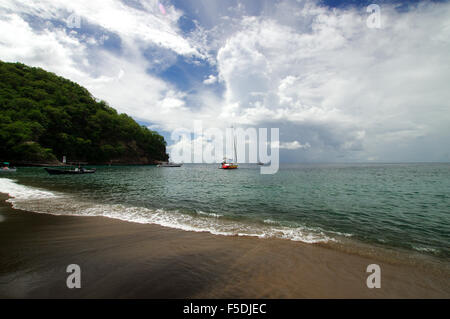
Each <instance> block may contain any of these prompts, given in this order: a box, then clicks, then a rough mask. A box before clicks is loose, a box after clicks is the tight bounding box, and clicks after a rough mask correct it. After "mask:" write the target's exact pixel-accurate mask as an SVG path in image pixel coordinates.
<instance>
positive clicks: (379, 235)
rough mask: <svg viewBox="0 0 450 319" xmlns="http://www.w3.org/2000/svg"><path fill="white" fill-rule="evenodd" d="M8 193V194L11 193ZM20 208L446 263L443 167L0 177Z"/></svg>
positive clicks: (449, 207) (447, 191) (26, 172)
mask: <svg viewBox="0 0 450 319" xmlns="http://www.w3.org/2000/svg"><path fill="white" fill-rule="evenodd" d="M8 189H9V191H8ZM0 192H9V193H11V195H13V196H15V197H16V198H15V199H14V200H13V203H14V205H15V206H16V207H18V208H23V209H28V210H31V211H37V212H49V213H56V214H76V215H102V216H108V217H112V218H119V219H123V220H128V221H133V222H140V223H155V224H160V225H163V226H168V227H174V228H179V229H184V230H188V231H208V232H211V233H213V234H218V235H242V236H258V237H277V238H286V239H290V240H299V241H303V242H309V243H315V242H328V241H337V242H339V241H342V240H345V239H349V238H350V239H351V240H355V241H359V242H365V243H369V244H376V245H381V246H385V247H388V248H389V247H391V248H395V247H397V248H402V249H405V250H410V251H416V252H417V251H419V252H422V253H425V254H430V255H434V256H438V257H441V258H444V259H447V258H450V164H295V165H294V164H292V165H284V166H282V167H281V168H280V170H279V172H278V173H277V174H275V175H261V174H260V173H259V167H258V166H256V165H251V164H245V165H241V166H240V168H239V169H238V170H229V171H227V170H219V169H217V165H194V164H192V165H184V166H183V167H181V168H157V167H154V166H117V167H97V172H96V173H95V174H88V175H80V176H50V175H48V174H47V173H46V172H45V171H44V169H42V168H19V170H18V172H17V173H16V174H10V175H5V174H4V175H1V176H0Z"/></svg>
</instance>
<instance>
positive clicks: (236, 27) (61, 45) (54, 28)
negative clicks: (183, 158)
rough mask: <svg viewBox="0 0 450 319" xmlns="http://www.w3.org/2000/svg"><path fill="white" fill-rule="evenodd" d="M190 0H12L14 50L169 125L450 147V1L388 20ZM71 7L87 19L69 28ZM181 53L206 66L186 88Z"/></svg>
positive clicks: (413, 155) (0, 15)
mask: <svg viewBox="0 0 450 319" xmlns="http://www.w3.org/2000/svg"><path fill="white" fill-rule="evenodd" d="M183 5H184V6H185V7H184V9H185V10H188V8H190V9H189V10H191V11H192V12H194V11H196V12H198V13H196V14H197V15H196V16H195V18H192V16H191V14H192V12H189V14H188V13H186V12H184V11H182V10H181V9H180V8H176V7H175V6H174V5H171V4H170V3H168V2H167V3H166V2H164V6H165V7H164V8H165V13H166V14H162V13H161V11H160V8H159V2H158V1H156V0H149V1H131V0H129V1H119V0H103V1H98V2H97V1H87V0H80V1H72V2H67V1H62V0H54V1H50V0H43V1H39V2H33V3H31V2H19V1H12V0H11V1H8V0H4V1H2V2H1V3H0V29H1V30H2V33H1V34H0V59H2V60H6V61H14V62H15V61H21V62H24V63H27V64H30V65H34V66H41V67H43V68H45V69H47V70H50V71H53V72H55V73H57V74H59V75H62V76H65V77H68V78H70V79H72V80H74V81H77V82H79V83H80V84H82V85H84V86H86V87H87V88H88V89H89V90H90V91H91V92H92V93H93V94H94V95H95V96H96V97H98V98H102V99H105V100H107V101H108V102H110V104H111V105H112V106H113V107H115V108H117V109H118V110H119V111H121V112H127V113H128V114H130V115H132V116H134V117H135V118H137V119H139V120H142V121H144V122H148V123H151V124H152V125H154V126H157V127H159V128H161V129H163V130H167V131H171V130H174V129H177V128H180V127H185V128H187V129H192V127H193V121H194V120H202V121H203V123H204V126H209V127H218V128H224V127H227V126H231V125H232V124H235V125H236V126H242V127H246V126H258V127H278V128H280V148H281V149H282V150H283V151H282V152H281V153H280V154H281V155H282V156H285V157H286V158H288V159H289V160H290V161H296V160H302V161H323V160H327V161H333V160H351V161H358V160H362V161H366V160H367V159H368V158H370V159H377V160H381V161H383V160H384V161H397V160H398V161H403V160H409V161H421V160H429V161H439V160H446V161H448V160H450V158H449V155H448V151H446V150H445V147H443V145H446V144H448V137H449V136H450V112H449V104H448V101H449V100H450V91H449V90H448V83H450V70H449V69H448V67H447V66H448V65H450V56H449V54H448V52H450V40H449V39H450V22H449V21H450V19H449V18H450V4H449V3H433V2H425V3H418V4H415V5H410V6H409V8H408V9H407V10H397V9H396V4H392V5H389V4H383V5H381V18H382V28H381V29H370V28H368V27H367V24H366V19H367V17H368V14H367V12H366V11H365V10H364V9H365V8H363V9H360V8H353V7H351V6H348V7H346V8H345V9H337V8H328V7H324V6H322V5H320V3H319V2H315V1H311V0H310V1H301V2H297V1H291V0H283V1H279V2H277V3H273V2H271V1H263V0H262V1H260V2H258V3H256V2H245V3H244V5H241V6H237V5H233V2H232V1H223V2H222V1H221V2H212V1H202V2H201V5H200V4H199V3H198V2H195V3H194V2H192V3H191V2H186V3H184V2H183ZM195 8H196V10H194V9H195ZM71 14H76V15H78V16H79V17H80V18H81V28H80V29H77V28H75V29H70V28H67V25H66V22H67V18H68V17H69V16H70V15H71ZM189 19H190V20H189ZM188 20H189V21H188ZM186 21H188V22H189V25H190V29H189V31H187V29H184V28H183V27H182V25H183V23H185V24H186ZM114 41H115V42H114ZM180 59H182V60H183V61H185V62H184V63H190V64H191V65H195V66H197V67H202V68H204V69H205V72H204V73H202V74H201V76H200V78H199V79H198V81H197V84H193V85H192V86H191V87H189V88H188V89H187V90H184V91H182V90H180V89H177V84H178V83H177V82H176V81H177V79H176V77H175V80H170V79H167V78H164V77H163V76H161V74H162V73H163V72H162V71H164V70H166V69H168V68H169V67H170V66H172V65H177V63H179V61H180ZM205 74H208V77H207V78H205ZM192 76H195V75H192ZM212 84H214V85H212ZM299 141H307V143H306V142H304V144H302V143H300V142H299ZM308 145H309V147H307V146H308ZM306 148H307V149H308V151H307V152H305V149H306Z"/></svg>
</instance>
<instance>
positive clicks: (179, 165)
mask: <svg viewBox="0 0 450 319" xmlns="http://www.w3.org/2000/svg"><path fill="white" fill-rule="evenodd" d="M182 165H183V164H182V163H172V162H168V163H161V164H158V165H156V167H181V166H182Z"/></svg>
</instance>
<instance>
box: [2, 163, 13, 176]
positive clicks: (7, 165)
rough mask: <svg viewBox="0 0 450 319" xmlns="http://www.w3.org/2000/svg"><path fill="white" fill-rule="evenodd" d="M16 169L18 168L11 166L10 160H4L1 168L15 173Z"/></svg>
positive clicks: (3, 170) (5, 171)
mask: <svg viewBox="0 0 450 319" xmlns="http://www.w3.org/2000/svg"><path fill="white" fill-rule="evenodd" d="M15 171H17V168H15V167H10V166H9V163H8V162H4V163H3V166H2V169H1V170H0V172H2V173H14V172H15Z"/></svg>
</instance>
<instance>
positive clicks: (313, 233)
mask: <svg viewBox="0 0 450 319" xmlns="http://www.w3.org/2000/svg"><path fill="white" fill-rule="evenodd" d="M0 192H2V193H7V194H9V196H11V198H10V199H9V200H8V201H9V202H11V203H12V204H13V207H14V208H17V209H22V210H28V211H32V212H36V213H46V214H52V215H71V216H102V217H107V218H114V219H118V220H122V221H127V222H133V223H141V224H156V225H160V226H164V227H169V228H175V229H179V230H184V231H194V232H208V233H211V234H214V235H223V236H249V237H258V238H280V239H289V240H292V241H301V242H305V243H319V242H328V241H335V239H334V238H332V237H329V236H328V235H326V234H325V233H324V232H323V231H322V230H320V229H313V228H308V227H303V226H300V227H295V228H293V227H284V226H280V225H276V224H273V225H267V224H264V223H263V224H262V225H261V224H257V223H246V222H243V221H235V220H229V219H226V218H223V217H224V215H219V214H215V213H206V212H203V211H197V212H196V214H194V215H191V214H186V213H181V212H179V211H178V210H170V211H168V210H165V209H152V208H147V207H135V206H127V205H122V204H103V203H102V204H100V203H94V202H89V201H86V200H84V199H83V200H82V199H80V198H77V197H76V196H74V195H69V194H63V193H56V192H50V191H47V190H42V189H38V188H34V187H30V186H24V185H21V184H18V183H17V182H16V181H14V180H11V179H6V178H0Z"/></svg>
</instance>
